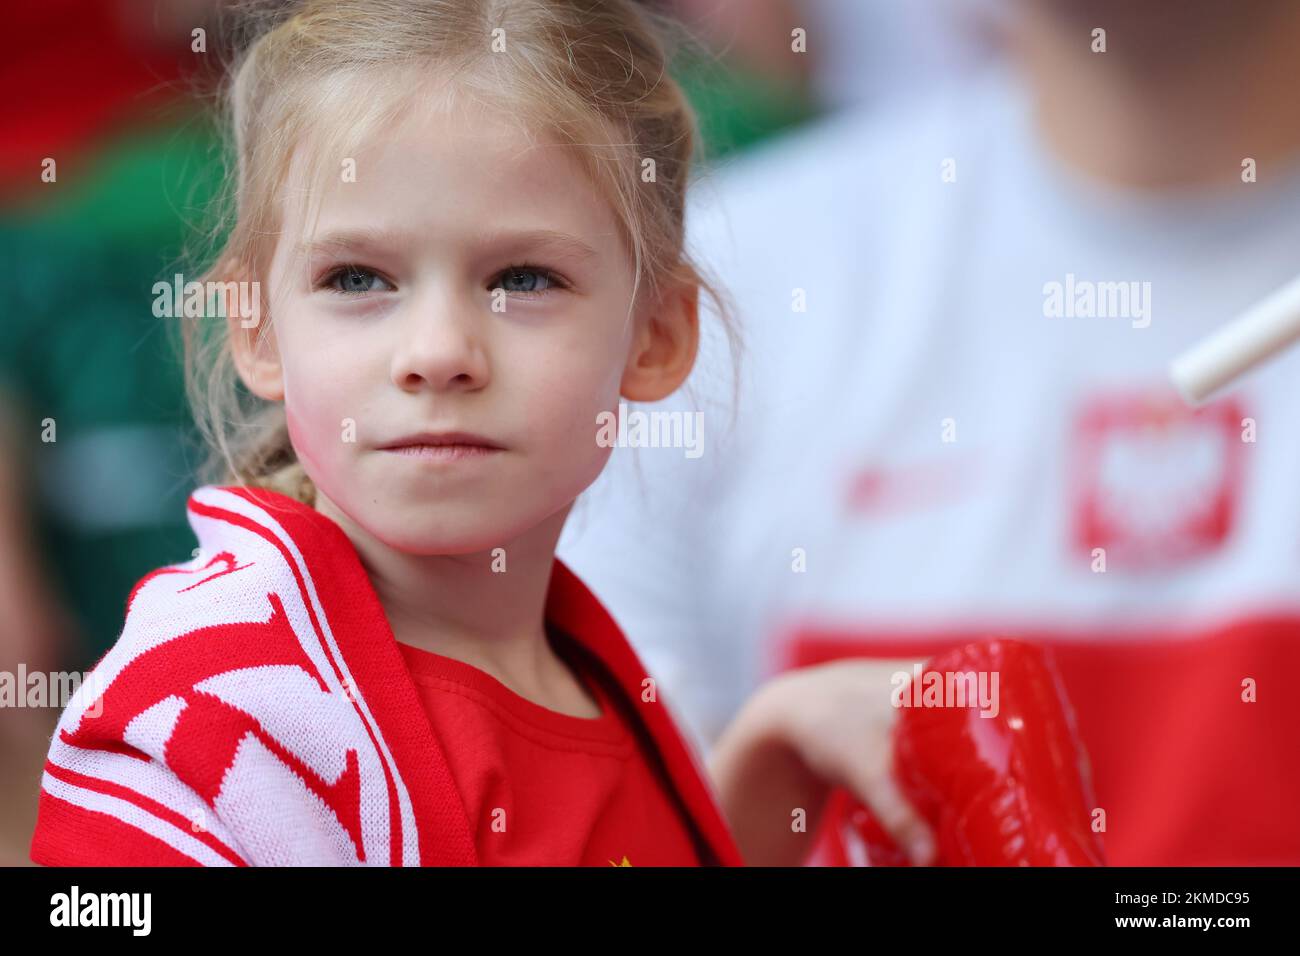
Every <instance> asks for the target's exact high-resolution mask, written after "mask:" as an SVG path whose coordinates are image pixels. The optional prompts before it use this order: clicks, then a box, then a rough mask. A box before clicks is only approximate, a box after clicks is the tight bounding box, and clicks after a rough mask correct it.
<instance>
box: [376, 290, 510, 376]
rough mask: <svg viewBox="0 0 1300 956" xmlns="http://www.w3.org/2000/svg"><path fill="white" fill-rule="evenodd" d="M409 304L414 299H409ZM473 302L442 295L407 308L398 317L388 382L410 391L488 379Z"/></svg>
mask: <svg viewBox="0 0 1300 956" xmlns="http://www.w3.org/2000/svg"><path fill="white" fill-rule="evenodd" d="M412 305H415V303H412ZM473 311H474V307H473V306H472V305H470V304H468V303H463V302H457V303H454V304H453V303H452V302H450V301H448V300H446V299H443V300H440V301H439V302H438V303H437V304H436V305H433V306H425V307H423V308H418V307H417V308H414V309H412V314H411V315H409V316H407V321H405V322H402V323H400V326H401V327H400V331H399V333H398V334H399V336H400V338H399V340H398V342H397V345H396V348H395V349H394V351H393V382H394V383H395V384H396V385H397V386H398V387H399V388H402V389H406V390H408V391H414V390H419V389H432V390H433V391H445V390H458V391H473V390H475V389H479V388H482V387H483V386H485V385H486V384H487V382H488V357H487V350H486V348H485V347H484V344H483V341H482V339H481V337H480V334H479V332H480V330H479V329H478V328H477V318H476V317H475V316H474V315H473V314H472V313H473Z"/></svg>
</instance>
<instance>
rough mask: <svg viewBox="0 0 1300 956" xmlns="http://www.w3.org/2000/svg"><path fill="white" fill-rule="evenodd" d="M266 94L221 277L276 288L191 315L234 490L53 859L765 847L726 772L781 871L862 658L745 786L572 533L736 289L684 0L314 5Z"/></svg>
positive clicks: (761, 703) (130, 625) (131, 647)
mask: <svg viewBox="0 0 1300 956" xmlns="http://www.w3.org/2000/svg"><path fill="white" fill-rule="evenodd" d="M230 101H231V115H232V122H233V128H234V137H235V151H236V156H237V177H236V179H237V182H236V183H235V192H234V209H235V213H236V216H235V219H234V222H233V224H232V228H231V230H230V233H229V237H228V240H227V243H226V245H225V248H224V250H223V251H222V252H221V254H220V255H219V257H217V259H216V262H215V265H214V267H213V268H212V269H211V270H210V272H209V274H208V275H207V276H205V277H204V278H205V280H206V281H212V282H219V283H222V284H223V286H222V289H223V292H224V294H225V296H226V301H227V305H228V306H229V305H230V303H233V302H234V301H235V300H236V298H237V297H238V299H239V301H241V302H243V303H245V304H247V303H249V302H252V303H259V302H260V303H261V307H260V311H259V310H258V309H256V308H255V309H253V310H252V313H254V314H250V310H248V309H247V308H243V309H240V308H227V309H226V310H225V313H226V318H225V319H224V320H223V321H221V322H214V321H212V320H211V319H183V320H179V321H183V322H186V323H187V326H186V329H185V331H186V335H187V362H188V363H189V371H190V372H191V376H192V377H191V383H192V386H193V391H194V397H195V399H196V412H197V414H198V416H199V418H200V421H201V423H203V424H204V425H205V426H206V428H207V430H208V434H209V435H210V437H211V439H212V442H213V445H214V448H215V450H216V460H217V462H218V463H219V465H220V467H221V469H222V470H221V471H219V472H217V473H218V474H222V475H224V480H223V481H220V482H216V483H213V484H206V485H204V486H203V487H200V488H199V489H198V490H196V491H195V492H194V493H193V494H192V496H191V497H190V501H189V513H188V517H189V521H190V523H191V525H192V526H193V528H194V531H195V533H196V535H197V537H198V541H199V548H198V549H197V550H196V551H195V553H194V557H193V559H192V560H191V561H189V562H187V563H183V564H176V565H171V566H168V567H164V568H160V569H158V570H157V571H154V572H153V573H151V574H150V575H147V576H146V577H145V578H144V579H142V580H141V581H140V582H139V583H138V584H137V585H136V587H135V589H134V590H133V592H132V594H131V595H130V598H129V599H128V602H127V614H126V620H125V624H124V627H123V630H122V633H121V636H120V637H119V639H118V641H117V643H116V644H115V645H114V647H113V648H112V649H111V650H110V651H109V652H108V653H107V654H106V655H105V656H104V657H103V658H102V659H101V661H100V662H99V663H98V665H97V666H96V668H95V671H94V674H93V677H94V680H92V681H91V682H89V683H88V684H87V685H86V686H85V687H83V689H82V691H81V692H80V693H79V694H78V695H77V697H76V699H75V700H74V701H73V703H72V704H71V705H70V706H69V707H68V708H67V709H66V711H65V712H64V713H63V715H62V718H61V721H60V724H59V728H58V731H57V732H56V734H55V736H54V740H53V742H52V745H51V749H50V754H49V759H48V762H47V765H46V773H45V776H44V779H43V785H42V791H41V795H40V810H39V822H38V826H37V829H36V833H35V835H34V838H33V842H32V859H33V860H35V861H36V862H38V863H45V864H92V865H95V864H99V865H122V864H127V865H141V864H145V865H148V864H163V865H170V864H202V865H220V866H224V865H267V864H380V865H390V864H391V865H420V864H423V865H431V864H432V865H448V864H498V865H499V864H561V865H573V864H592V865H601V866H608V865H616V866H627V865H632V866H645V865H679V864H690V865H694V864H738V863H740V862H741V859H742V856H741V852H740V850H739V849H738V847H737V842H736V841H735V840H734V839H733V836H732V834H731V833H730V832H729V830H728V827H727V825H726V824H725V823H724V821H723V816H722V813H721V812H720V810H719V807H718V805H717V804H716V803H715V796H720V797H721V798H722V803H723V806H724V808H725V809H726V811H727V813H728V815H729V816H732V818H733V819H734V820H736V821H738V825H739V826H741V827H742V828H744V831H745V832H746V834H747V836H746V843H747V844H748V846H749V847H753V848H754V852H755V854H756V855H757V856H759V858H760V860H761V861H763V862H774V861H782V862H798V853H799V850H798V845H801V844H802V840H803V838H802V837H796V838H794V840H793V842H792V841H791V837H790V833H792V832H793V833H796V834H797V833H799V832H800V831H799V830H798V828H793V829H792V828H791V826H790V820H791V815H792V812H793V813H795V814H796V815H797V812H798V806H797V803H791V801H800V800H802V801H804V805H806V806H811V805H813V804H815V802H816V800H817V799H818V797H819V795H820V796H824V793H825V789H824V788H825V786H826V785H828V783H830V782H834V778H836V777H839V778H841V779H848V778H849V777H851V776H852V774H853V773H854V772H856V771H857V770H863V768H862V767H860V766H858V765H859V764H862V763H863V761H861V760H860V759H859V758H858V751H859V749H860V746H861V743H862V739H861V738H858V739H849V737H848V736H840V737H837V736H836V735H835V734H834V733H828V732H827V728H828V726H830V718H829V717H823V718H822V719H820V722H819V720H818V719H816V715H817V714H823V715H825V714H827V713H829V712H827V711H825V709H824V706H823V709H822V710H821V711H816V710H815V709H814V710H809V709H808V707H807V706H806V705H807V704H808V702H809V701H821V702H823V705H824V702H825V701H827V700H840V699H843V696H842V695H840V696H839V697H837V696H836V695H835V694H834V693H830V694H828V690H833V689H834V688H835V687H836V686H848V684H846V683H845V681H844V680H843V675H845V674H847V671H845V670H844V669H843V668H840V669H838V670H834V671H833V672H827V673H825V674H824V675H814V676H819V677H820V678H821V679H820V682H818V681H813V682H812V683H810V682H809V680H808V677H809V675H802V676H801V677H800V679H799V680H798V681H789V682H785V683H782V684H781V685H779V688H778V690H777V691H772V690H769V691H767V692H765V693H764V692H761V693H760V694H759V695H757V696H756V698H755V699H754V701H752V702H751V704H750V705H748V706H747V707H746V709H745V710H744V711H743V712H742V714H741V716H740V717H739V718H738V720H737V725H736V728H737V729H736V730H735V731H734V732H733V733H731V734H729V736H728V737H727V739H726V741H725V742H724V743H723V744H721V745H720V747H719V756H718V757H717V763H716V772H717V773H718V779H719V784H718V786H719V787H720V789H721V791H722V792H721V793H720V794H719V793H717V792H716V791H714V790H712V789H711V786H710V784H709V783H708V782H707V780H706V777H705V775H704V773H703V771H702V768H701V766H700V764H699V761H698V760H697V758H696V756H695V754H694V753H693V752H692V750H691V749H690V747H689V745H687V744H686V743H685V742H684V740H683V738H682V737H681V736H680V734H679V733H678V730H677V728H676V727H675V725H674V722H673V719H672V718H671V716H670V715H669V713H668V711H667V710H666V705H665V700H664V696H663V693H662V691H661V689H660V688H658V687H657V686H656V685H655V683H654V681H653V679H652V678H651V677H650V676H649V675H647V674H646V673H645V670H644V668H643V666H642V665H641V664H640V662H639V661H638V659H637V657H636V655H635V654H634V653H633V651H632V649H631V647H630V646H629V645H628V643H627V641H626V640H625V639H624V637H623V636H622V635H621V633H620V632H619V630H618V628H617V626H616V625H615V624H614V622H613V621H612V620H611V619H610V617H609V616H608V614H606V613H605V611H604V610H603V609H602V608H601V606H600V605H599V604H598V603H597V601H596V600H595V599H594V598H593V596H592V595H591V594H590V593H589V592H588V591H587V590H586V589H585V588H584V587H583V585H582V584H581V583H580V582H579V581H578V580H577V579H576V578H575V577H574V576H573V575H572V574H571V573H570V572H569V571H568V570H567V569H566V568H565V567H564V566H563V565H562V564H561V563H559V562H558V561H556V560H555V557H554V549H555V544H556V541H557V538H558V536H559V534H560V530H561V527H562V526H563V524H564V521H565V518H566V516H567V515H568V513H569V510H570V508H571V507H572V505H573V502H574V500H575V498H576V497H577V496H578V495H579V494H580V493H581V492H582V491H583V489H585V488H586V487H587V486H588V485H589V484H590V483H591V482H592V481H593V480H594V479H595V478H596V476H597V475H598V474H599V473H600V471H601V469H602V467H603V466H604V464H605V462H606V459H607V457H608V455H609V453H610V450H609V448H608V447H606V445H607V443H602V442H599V441H597V436H598V433H599V428H598V423H599V422H600V421H601V417H602V413H605V412H611V411H613V410H615V409H617V408H618V405H619V402H620V399H628V400H633V401H655V400H658V399H661V398H663V397H665V396H667V395H669V394H670V393H671V392H673V391H674V390H675V389H677V388H678V386H680V385H681V384H682V383H683V381H684V380H685V378H686V377H687V374H688V373H689V371H690V370H691V368H692V365H693V363H694V361H695V355H696V348H697V340H698V321H697V301H698V295H699V293H700V291H701V289H704V290H705V291H708V289H707V286H705V284H704V282H703V280H702V278H701V277H700V275H699V273H698V272H697V271H696V270H695V269H694V268H693V266H692V265H691V263H690V262H689V260H688V259H687V258H686V257H685V255H684V252H683V242H682V239H683V210H684V207H685V203H684V195H685V190H686V184H687V176H688V171H689V160H690V157H691V151H692V146H693V135H692V120H691V114H690V111H689V108H688V106H687V104H686V102H685V101H684V99H683V97H682V94H681V92H680V90H679V89H678V88H677V87H676V86H675V85H674V84H673V83H672V82H671V80H670V79H669V78H668V76H667V74H666V70H665V62H664V53H663V50H662V46H661V42H660V40H659V39H658V35H657V33H656V31H655V29H654V27H653V25H652V23H651V22H650V21H649V20H648V19H647V14H646V13H645V12H644V10H643V9H642V8H640V7H639V6H638V5H637V4H635V3H633V2H630V0H600V2H592V0H511V2H510V3H499V2H490V0H483V2H476V0H319V2H316V0H313V2H308V3H305V4H304V5H302V6H301V7H300V8H299V9H298V10H297V12H296V13H294V14H293V15H292V16H291V17H289V18H288V19H285V20H283V21H282V22H279V23H278V24H273V25H271V26H270V28H269V29H267V30H265V31H263V32H262V34H261V35H260V37H259V38H257V39H256V40H255V42H253V43H252V44H251V46H250V47H249V49H248V52H247V53H246V55H245V56H244V58H243V59H242V61H241V62H240V64H239V66H238V68H237V70H236V71H235V72H234V75H233V82H232V84H231V86H230ZM250 290H251V292H250ZM240 384H242V386H243V388H244V391H243V392H242V393H241V392H240V391H239V390H238V388H237V386H238V385H240ZM836 675H840V676H838V677H837V676H836ZM849 683H852V682H851V681H850V682H849ZM785 688H789V689H788V690H785ZM860 689H861V687H860V685H859V686H857V687H856V688H855V690H860ZM878 696H880V697H881V698H882V699H883V698H884V696H885V695H884V694H883V693H882V694H880V695H878ZM810 714H811V715H812V716H810ZM843 726H847V727H851V726H852V722H849V723H848V724H847V725H843ZM797 758H802V760H800V759H797ZM810 767H811V768H813V769H812V770H809V769H808V768H810ZM851 767H852V768H856V770H851V769H850V768H851ZM863 772H865V771H863ZM760 779H761V780H762V781H763V784H764V786H763V787H759V786H756V785H755V782H756V781H757V780H760ZM765 788H766V789H765ZM763 801H767V802H763ZM814 812H815V808H814ZM899 819H900V820H903V822H907V821H906V818H902V817H900V818H899ZM887 822H888V823H892V824H894V827H893V829H896V830H897V829H899V828H900V826H901V824H899V822H898V820H893V821H887ZM746 849H747V851H748V847H747V848H746Z"/></svg>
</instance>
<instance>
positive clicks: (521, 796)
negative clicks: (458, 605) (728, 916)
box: [397, 632, 700, 866]
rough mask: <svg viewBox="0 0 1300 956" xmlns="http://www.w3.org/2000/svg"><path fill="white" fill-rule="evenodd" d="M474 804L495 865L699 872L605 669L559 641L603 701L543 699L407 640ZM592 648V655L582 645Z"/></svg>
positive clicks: (481, 847) (419, 686)
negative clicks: (580, 710)
mask: <svg viewBox="0 0 1300 956" xmlns="http://www.w3.org/2000/svg"><path fill="white" fill-rule="evenodd" d="M397 646H398V647H399V648H400V649H401V652H402V657H403V659H404V660H405V662H406V666H407V668H408V670H409V671H410V674H411V679H412V682H413V683H414V684H415V687H416V691H417V692H418V694H419V698H420V703H421V705H422V707H423V708H424V711H425V713H426V715H427V716H428V718H429V724H430V727H431V728H432V730H433V733H434V736H435V737H436V738H437V739H438V741H439V742H440V743H441V744H442V746H443V748H444V751H445V753H446V757H447V763H448V766H449V769H450V771H451V775H452V777H453V779H454V780H455V782H456V786H457V789H458V790H459V791H460V795H461V799H462V800H463V801H464V803H465V812H466V815H467V816H468V818H469V821H470V825H471V827H472V828H473V830H474V843H475V848H476V850H477V851H478V856H479V862H480V864H482V865H483V866H610V865H614V866H697V865H699V863H700V859H699V857H698V855H697V853H696V851H695V847H694V844H693V842H692V839H691V836H690V831H689V829H688V828H687V825H686V823H685V820H684V819H683V817H682V814H681V811H680V810H679V809H678V808H677V803H676V801H675V799H674V798H673V796H672V794H671V791H670V790H669V789H668V788H667V787H666V786H665V784H664V782H663V778H662V776H661V775H660V773H659V771H658V770H657V769H656V768H655V766H654V765H653V764H652V762H651V761H650V760H648V759H647V757H646V751H645V749H644V748H643V747H642V746H641V745H640V743H639V738H638V737H637V736H636V734H635V733H634V731H633V730H632V729H631V728H632V727H633V726H634V725H633V724H632V723H631V722H629V720H628V719H627V715H625V714H623V713H621V712H620V709H619V707H618V705H617V703H616V700H615V699H614V698H612V697H611V696H610V694H609V693H608V692H607V689H606V687H605V686H604V683H603V681H604V679H605V678H603V677H602V675H601V674H600V672H599V671H598V670H597V669H596V668H595V667H594V666H593V665H592V664H591V663H590V662H589V661H588V659H587V658H586V657H585V655H583V654H582V653H580V652H579V653H575V647H574V645H573V643H572V641H571V639H569V638H568V637H567V636H565V635H563V634H562V633H558V632H556V633H555V634H554V636H553V638H552V646H553V647H554V648H555V650H556V652H557V653H558V654H560V656H561V657H563V658H564V659H565V660H566V661H567V662H568V663H569V664H570V666H571V667H572V668H573V669H574V672H575V673H576V674H577V675H578V677H579V679H581V680H582V681H583V683H584V685H585V686H586V687H587V688H588V689H589V690H590V691H591V692H592V694H593V696H595V697H596V699H597V700H598V701H599V703H600V709H601V716H600V717H595V718H586V717H577V716H573V715H571V714H562V713H560V712H559V711H554V710H550V709H548V708H546V707H543V706H541V705H540V704H536V703H534V702H533V701H530V700H528V699H526V698H524V697H521V696H520V695H519V694H517V693H515V692H514V691H513V690H511V689H510V688H508V687H507V686H506V685H505V684H503V683H501V682H500V681H499V680H497V679H496V678H495V677H493V676H492V675H490V674H488V673H486V672H485V671H482V670H479V669H478V668H477V667H474V666H473V665H471V664H466V663H465V662H463V661H459V660H456V659H454V658H450V657H445V656H443V655H441V654H435V653H432V652H430V651H426V650H423V649H421V648H417V647H412V646H410V645H409V644H402V643H400V642H399V643H398V645H397ZM578 650H580V649H578Z"/></svg>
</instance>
